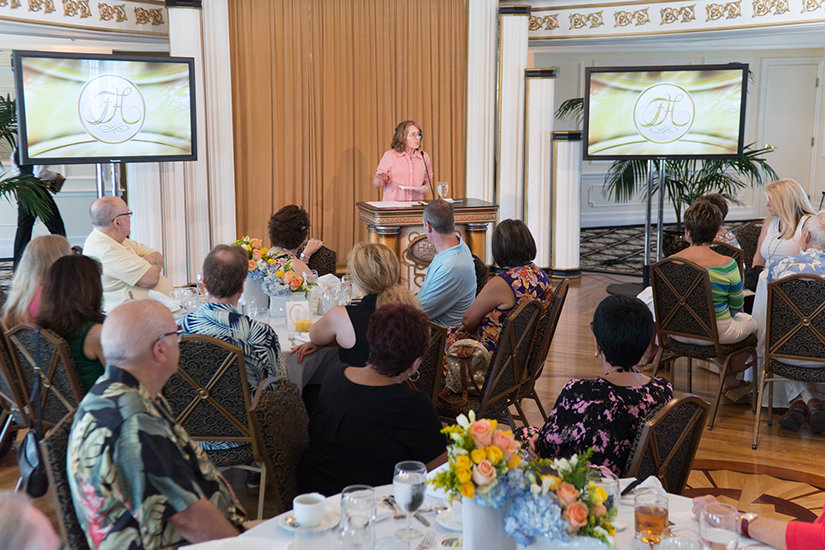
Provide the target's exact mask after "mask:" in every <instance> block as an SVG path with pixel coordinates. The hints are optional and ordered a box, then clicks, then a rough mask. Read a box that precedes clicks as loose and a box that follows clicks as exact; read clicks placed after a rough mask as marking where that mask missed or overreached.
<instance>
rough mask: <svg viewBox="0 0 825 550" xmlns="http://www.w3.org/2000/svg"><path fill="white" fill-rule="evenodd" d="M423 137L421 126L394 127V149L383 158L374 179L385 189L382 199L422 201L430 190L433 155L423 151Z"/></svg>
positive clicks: (410, 124) (411, 122)
mask: <svg viewBox="0 0 825 550" xmlns="http://www.w3.org/2000/svg"><path fill="white" fill-rule="evenodd" d="M422 135H423V134H422V132H421V127H420V126H419V125H418V124H416V123H415V122H413V121H412V120H405V121H404V122H402V123H400V124H399V125H398V126H396V127H395V134H394V135H393V137H392V145H391V149H390V150H389V151H387V152H386V153H384V156H383V157H381V162H379V163H378V168H377V169H376V170H375V177H374V178H373V180H372V183H373V185H375V186H376V187H378V188H379V189H383V196H382V198H381V200H385V201H419V200H421V199H423V198H424V195H425V193H426V192H427V191H429V190H430V183H431V182H432V179H433V167H432V163H431V162H430V155H428V154H426V153H425V152H424V151H422V150H421V137H422ZM425 163H426V169H425ZM425 170H426V171H425Z"/></svg>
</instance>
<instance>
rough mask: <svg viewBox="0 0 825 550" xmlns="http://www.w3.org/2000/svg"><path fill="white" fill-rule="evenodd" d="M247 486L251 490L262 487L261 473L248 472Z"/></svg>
mask: <svg viewBox="0 0 825 550" xmlns="http://www.w3.org/2000/svg"><path fill="white" fill-rule="evenodd" d="M246 486H247V487H249V488H250V489H254V488H255V487H260V486H261V472H246Z"/></svg>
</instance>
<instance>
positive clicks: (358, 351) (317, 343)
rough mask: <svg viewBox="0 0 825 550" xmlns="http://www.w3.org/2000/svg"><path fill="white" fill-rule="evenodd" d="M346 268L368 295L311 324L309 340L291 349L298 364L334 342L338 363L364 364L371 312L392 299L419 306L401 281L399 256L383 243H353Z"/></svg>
mask: <svg viewBox="0 0 825 550" xmlns="http://www.w3.org/2000/svg"><path fill="white" fill-rule="evenodd" d="M347 271H348V273H349V274H350V275H351V276H352V280H353V282H354V283H355V284H356V285H357V286H358V288H360V289H361V290H363V291H364V292H366V293H367V294H366V295H365V296H364V297H363V298H361V300H360V301H358V302H354V303H353V304H351V305H348V306H335V307H334V308H332V309H330V310H329V311H328V312H326V313H325V314H324V315H323V316H322V317H321V318H320V319H318V320H317V321H316V322H315V323H313V324H312V327H311V328H310V329H309V338H310V340H311V341H310V342H308V343H306V344H303V345H300V346H297V347H296V348H293V350H292V353H298V362H299V363H300V362H303V360H304V357H306V356H307V355H310V354H312V353H315V352H316V351H317V350H318V349H320V348H321V347H322V346H329V345H337V346H338V358H339V359H340V361H341V363H343V364H344V365H352V366H355V367H363V366H364V365H366V364H367V356H368V355H369V344H368V342H367V324H368V322H369V319H370V315H372V313H373V311H375V309H376V308H377V307H381V306H382V305H384V304H388V303H392V302H400V303H404V304H412V305H418V300H416V298H415V296H413V294H412V293H411V292H410V291H409V290H408V289H407V288H406V287H405V286H403V285H401V284H400V280H401V264H400V263H398V257H397V256H396V255H395V253H393V251H392V250H390V249H389V248H388V247H386V246H384V245H383V244H373V243H358V244H356V245H355V246H354V247H353V249H352V251H351V252H350V254H349V258H348V260H347Z"/></svg>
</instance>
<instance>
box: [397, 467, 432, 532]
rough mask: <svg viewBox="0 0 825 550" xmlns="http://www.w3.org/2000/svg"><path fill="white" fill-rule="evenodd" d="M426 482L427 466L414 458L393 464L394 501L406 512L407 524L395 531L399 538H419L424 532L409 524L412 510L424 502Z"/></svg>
mask: <svg viewBox="0 0 825 550" xmlns="http://www.w3.org/2000/svg"><path fill="white" fill-rule="evenodd" d="M426 482H427V467H426V466H424V464H422V463H421V462H418V461H416V460H406V461H404V462H399V463H398V464H396V465H395V474H394V475H393V477H392V489H393V493H394V494H395V502H396V504H398V506H399V508H401V510H402V511H403V512H404V513H405V514H407V526H406V527H404V528H403V529H399V530H398V531H396V532H395V536H396V537H397V538H399V539H401V540H412V539H417V538H421V537H423V536H424V534H423V533H422V532H421V531H419V530H417V529H413V527H412V526H411V524H410V521H411V520H412V515H413V512H415V511H416V510H418V509H419V508H420V507H421V504H422V503H423V502H424V484H425V483H426Z"/></svg>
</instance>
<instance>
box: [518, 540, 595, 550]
mask: <svg viewBox="0 0 825 550" xmlns="http://www.w3.org/2000/svg"><path fill="white" fill-rule="evenodd" d="M517 548H518V550H607V545H606V544H605V543H603V542H602V541H600V540H599V539H594V538H591V537H574V538H573V540H571V541H570V542H550V541H549V540H547V539H545V538H537V539H536V541H535V542H534V543H533V544H531V545H529V546H523V545H521V544H519V545H518V547H517Z"/></svg>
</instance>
